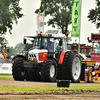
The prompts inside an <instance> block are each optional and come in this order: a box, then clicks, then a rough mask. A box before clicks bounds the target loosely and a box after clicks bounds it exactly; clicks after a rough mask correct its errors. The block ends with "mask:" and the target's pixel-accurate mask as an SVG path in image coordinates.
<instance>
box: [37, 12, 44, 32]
mask: <svg viewBox="0 0 100 100" xmlns="http://www.w3.org/2000/svg"><path fill="white" fill-rule="evenodd" d="M37 26H38V32H39V33H40V32H42V33H43V32H44V12H43V13H41V14H39V15H38V16H37Z"/></svg>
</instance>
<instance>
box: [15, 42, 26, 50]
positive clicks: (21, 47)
mask: <svg viewBox="0 0 100 100" xmlns="http://www.w3.org/2000/svg"><path fill="white" fill-rule="evenodd" d="M24 47H25V45H24V44H22V43H18V44H17V45H16V46H15V48H14V49H15V50H17V51H19V52H21V50H22V49H24Z"/></svg>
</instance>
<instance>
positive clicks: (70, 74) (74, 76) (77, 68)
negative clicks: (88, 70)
mask: <svg viewBox="0 0 100 100" xmlns="http://www.w3.org/2000/svg"><path fill="white" fill-rule="evenodd" d="M80 75H81V60H80V57H79V55H78V54H75V53H72V52H70V51H68V52H66V54H65V56H64V60H63V65H62V73H61V78H62V79H64V80H71V82H75V83H76V82H78V81H79V78H80Z"/></svg>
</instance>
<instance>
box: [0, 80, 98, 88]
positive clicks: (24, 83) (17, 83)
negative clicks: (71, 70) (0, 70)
mask: <svg viewBox="0 0 100 100" xmlns="http://www.w3.org/2000/svg"><path fill="white" fill-rule="evenodd" d="M71 85H82V86H92V85H94V86H100V83H70V86H71ZM0 86H57V83H56V82H53V83H50V82H33V81H15V80H12V79H4V80H3V79H0Z"/></svg>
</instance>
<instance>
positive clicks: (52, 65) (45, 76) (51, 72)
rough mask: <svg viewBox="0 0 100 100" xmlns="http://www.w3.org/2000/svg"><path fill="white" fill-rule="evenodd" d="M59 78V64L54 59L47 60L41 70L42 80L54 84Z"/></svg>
mask: <svg viewBox="0 0 100 100" xmlns="http://www.w3.org/2000/svg"><path fill="white" fill-rule="evenodd" d="M56 77H57V63H56V61H55V60H54V59H46V60H45V61H44V62H43V66H42V68H41V79H42V81H45V82H54V81H56Z"/></svg>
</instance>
